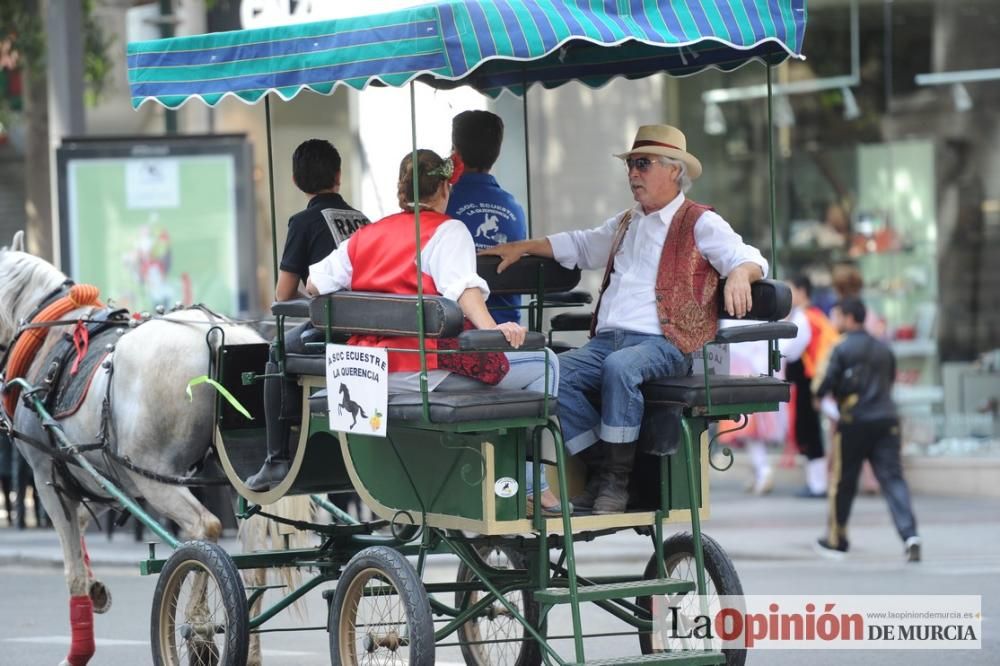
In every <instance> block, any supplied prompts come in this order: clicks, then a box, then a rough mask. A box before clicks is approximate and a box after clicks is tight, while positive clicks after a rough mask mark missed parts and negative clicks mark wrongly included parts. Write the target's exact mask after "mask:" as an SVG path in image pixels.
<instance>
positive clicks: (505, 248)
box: [479, 238, 552, 274]
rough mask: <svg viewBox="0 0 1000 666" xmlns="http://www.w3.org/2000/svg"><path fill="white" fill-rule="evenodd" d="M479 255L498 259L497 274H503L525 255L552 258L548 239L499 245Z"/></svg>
mask: <svg viewBox="0 0 1000 666" xmlns="http://www.w3.org/2000/svg"><path fill="white" fill-rule="evenodd" d="M479 254H485V255H492V256H495V257H500V264H499V265H498V266H497V273H498V274H499V273H503V272H504V271H505V270H507V267H508V266H510V265H511V264H513V263H516V262H517V261H518V260H519V259H520V258H521V257H523V256H524V255H526V254H531V255H534V256H536V257H549V258H550V259H551V258H552V243H550V242H549V239H548V238H529V239H528V240H523V241H515V242H513V243H501V244H500V245H497V246H496V247H491V248H487V249H485V250H480V251H479Z"/></svg>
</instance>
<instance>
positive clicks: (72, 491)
mask: <svg viewBox="0 0 1000 666" xmlns="http://www.w3.org/2000/svg"><path fill="white" fill-rule="evenodd" d="M81 286H83V287H86V285H81ZM74 288H77V285H75V283H74V282H73V281H72V280H66V281H65V282H64V283H62V284H61V285H60V286H59V288H58V289H56V290H54V291H53V292H51V293H50V294H49V295H47V296H46V297H45V299H43V300H42V302H41V303H40V304H39V305H38V307H36V308H35V310H34V311H33V312H32V313H31V315H30V316H29V317H27V318H25V320H23V321H22V323H21V326H20V327H19V328H18V331H17V334H16V335H15V336H14V339H13V340H12V342H11V344H10V345H9V347H7V348H6V349H4V350H3V357H2V360H0V368H2V369H3V373H4V381H5V382H6V381H9V380H10V379H13V378H14V377H18V376H23V375H24V373H25V372H26V371H27V369H28V367H29V366H30V365H31V364H32V362H33V361H34V355H35V352H37V350H38V348H39V347H40V346H41V341H42V340H44V338H45V336H46V335H47V333H48V331H47V330H46V329H49V328H52V327H54V326H65V325H74V329H73V331H72V332H71V333H70V332H66V333H63V335H62V337H61V338H60V339H59V341H58V342H56V344H54V345H53V347H52V349H51V350H50V351H49V353H48V355H47V356H46V357H45V361H44V363H42V364H41V366H40V369H39V370H38V371H37V372H36V373H35V375H34V376H33V377H32V378H31V380H32V381H31V383H32V385H34V386H36V387H37V388H36V390H35V391H33V394H35V395H36V396H40V399H41V402H42V405H43V407H45V410H46V411H48V412H49V413H50V414H51V415H52V418H51V422H43V423H42V425H43V427H46V430H47V431H49V428H48V427H47V426H55V425H57V422H58V421H59V420H60V419H63V418H67V417H69V416H72V415H73V414H75V413H76V412H77V410H79V408H80V405H81V404H82V403H83V400H84V399H85V398H86V396H87V393H88V390H89V388H90V385H91V383H92V382H93V379H94V377H95V375H96V374H97V370H98V369H99V368H101V367H104V368H105V369H106V370H108V372H109V373H110V372H112V371H113V365H112V362H111V360H110V359H108V358H107V357H108V356H109V355H110V354H111V353H112V352H113V351H114V346H115V343H116V342H117V341H118V340H119V339H120V338H121V337H122V336H124V335H125V334H127V333H128V332H129V331H131V330H132V329H134V328H135V327H137V326H139V325H141V324H142V323H145V321H149V318H145V317H140V318H136V317H131V316H130V315H129V312H128V310H125V309H113V308H108V307H103V306H101V307H100V309H99V310H96V311H93V312H91V313H90V315H89V317H86V318H84V317H81V318H78V319H73V320H60V319H55V320H50V319H45V320H42V321H35V320H36V319H38V318H39V315H40V314H42V313H44V312H49V313H50V314H52V313H53V311H54V312H56V313H58V314H59V315H60V316H61V314H63V312H60V310H63V309H64V308H61V307H59V304H60V301H61V299H62V300H66V299H70V297H69V295H68V294H69V293H70V292H71V290H73V289H74ZM77 291H79V289H78V288H77ZM70 300H71V303H70V304H71V305H72V306H74V307H73V308H72V309H76V307H75V306H76V305H78V299H70ZM86 300H89V301H91V302H92V303H93V304H94V305H101V304H100V302H99V301H96V290H94V292H92V296H91V297H90V298H89V299H86ZM87 304H90V303H87ZM65 307H69V306H65ZM191 307H193V308H196V309H199V310H202V311H204V312H206V313H207V314H208V315H210V319H221V317H219V315H217V314H216V313H214V312H212V311H211V310H209V309H208V308H207V307H205V306H203V305H201V304H198V305H195V306H191ZM175 309H177V308H175ZM164 321H172V320H170V319H164ZM178 323H184V322H178ZM38 329H43V330H44V332H43V333H41V335H38V334H36V338H38V340H33V341H29V345H30V346H31V347H33V348H34V349H30V350H29V353H28V354H27V355H25V354H24V353H21V354H20V355H18V354H17V352H18V351H19V349H18V347H19V344H20V345H21V346H22V347H24V346H26V345H25V343H24V342H23V341H22V339H23V336H24V335H25V334H26V333H29V332H32V331H36V330H38ZM21 351H22V352H23V350H21ZM12 358H13V359H16V360H17V361H18V363H17V367H15V368H11V367H9V364H10V362H11V360H12ZM11 371H13V373H11ZM14 388H17V387H5V389H4V392H5V393H7V395H5V396H4V398H5V400H4V404H3V408H2V409H0V416H2V419H0V428H2V429H3V430H4V431H6V432H8V433H9V434H10V435H11V436H12V437H13V438H15V439H18V440H20V441H23V442H25V443H26V444H28V445H30V446H32V447H33V448H35V449H38V450H40V451H42V452H43V453H45V454H46V455H48V456H49V457H50V458H51V459H52V461H53V478H52V481H51V485H52V486H53V488H54V489H55V490H56V491H57V492H58V493H59V494H60V495H66V496H67V497H69V498H70V499H72V500H74V501H77V502H83V503H84V504H85V505H86V502H87V501H91V502H99V503H113V502H114V500H113V499H110V498H107V497H103V496H101V495H97V494H95V493H93V492H91V491H89V490H88V489H86V488H85V487H84V486H83V485H82V484H81V483H80V482H79V481H77V479H76V477H75V476H74V475H73V474H71V473H70V471H69V465H74V466H79V463H78V462H77V461H76V459H75V458H74V457H73V454H74V453H83V452H87V451H95V450H100V451H102V453H103V454H104V456H105V457H106V458H108V459H109V460H110V461H113V462H115V463H117V464H118V465H120V466H122V467H124V468H125V469H128V470H130V471H132V472H135V473H136V474H139V475H140V476H143V477H146V478H148V479H151V480H154V481H158V482H160V483H165V484H170V485H182V486H207V485H225V484H226V483H227V481H226V480H225V479H223V478H199V477H196V476H178V475H169V474H160V473H158V472H154V471H152V470H148V469H145V468H143V467H141V466H139V465H137V464H135V463H134V462H132V460H131V459H130V458H128V456H122V455H120V454H119V453H118V452H117V451H114V450H113V447H111V446H109V443H110V440H111V436H110V434H111V433H110V426H111V413H112V411H111V382H110V381H109V382H108V385H107V388H106V390H105V396H104V402H103V405H102V409H101V429H100V432H99V433H98V441H97V442H93V443H87V444H79V445H75V446H74V447H73V451H72V452H71V451H67V450H65V449H64V448H62V447H60V446H59V445H58V444H56V442H55V441H54V437H53V435H52V434H51V432H50V431H49V436H48V441H42V440H40V439H37V438H35V437H31V436H30V435H27V434H25V433H22V432H18V431H16V430H15V429H14V424H13V416H14V414H13V412H14V407H15V406H16V404H17V403H16V395H15V396H14V397H13V400H12V399H11V396H10V392H11V391H12V389H14ZM25 397H26V398H27V397H28V396H25ZM109 467H110V466H109ZM57 473H58V476H59V477H61V480H62V483H61V484H60V483H58V482H57V480H56V478H55V477H56V475H57Z"/></svg>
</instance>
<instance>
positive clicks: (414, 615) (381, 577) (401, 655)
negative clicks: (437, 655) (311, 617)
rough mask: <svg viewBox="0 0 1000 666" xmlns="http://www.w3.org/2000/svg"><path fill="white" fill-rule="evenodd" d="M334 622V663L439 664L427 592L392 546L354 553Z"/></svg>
mask: <svg viewBox="0 0 1000 666" xmlns="http://www.w3.org/2000/svg"><path fill="white" fill-rule="evenodd" d="M328 628H329V631H330V659H331V661H332V663H334V664H339V665H340V666H361V665H362V664H409V665H411V666H432V665H433V664H434V622H433V620H432V619H431V605H430V601H429V600H428V597H427V592H426V591H425V590H424V586H423V583H422V582H421V581H420V577H419V576H418V575H417V572H416V570H415V569H414V568H413V565H412V564H410V562H409V561H408V560H407V559H406V558H405V557H403V556H402V555H401V554H400V553H399V551H397V550H394V549H392V548H388V547H386V546H372V547H371V548H365V549H364V550H362V551H361V552H359V553H358V554H357V555H355V556H354V557H352V558H351V561H350V562H348V563H347V566H346V567H344V571H343V573H341V575H340V579H339V580H338V581H337V588H336V590H335V592H334V595H333V603H331V604H330V620H329V626H328Z"/></svg>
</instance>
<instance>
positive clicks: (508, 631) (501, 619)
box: [462, 548, 525, 666]
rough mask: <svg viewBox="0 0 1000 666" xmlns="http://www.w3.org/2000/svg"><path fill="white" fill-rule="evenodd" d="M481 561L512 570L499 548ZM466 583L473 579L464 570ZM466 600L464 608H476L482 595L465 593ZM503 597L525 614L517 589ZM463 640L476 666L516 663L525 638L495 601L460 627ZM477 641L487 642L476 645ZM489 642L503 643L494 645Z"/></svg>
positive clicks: (517, 623) (476, 591) (508, 560)
mask: <svg viewBox="0 0 1000 666" xmlns="http://www.w3.org/2000/svg"><path fill="white" fill-rule="evenodd" d="M483 560H484V561H485V562H486V563H487V564H489V565H490V566H492V567H494V568H496V569H513V568H514V566H513V565H512V564H511V561H510V558H509V557H508V556H507V554H506V553H504V552H503V551H502V550H500V549H499V548H495V549H493V550H492V551H490V553H489V554H488V555H486V556H484V557H483ZM466 572H467V575H466V576H465V580H472V579H473V575H472V572H471V571H469V570H466ZM466 594H467V597H466V599H467V601H466V603H465V604H464V607H466V608H468V607H469V606H473V605H475V604H476V603H477V602H478V601H479V600H480V599H482V595H483V594H484V593H483V592H481V591H479V590H471V591H469V592H467V593H466ZM504 598H505V599H507V600H508V601H509V602H511V604H513V605H514V607H515V608H517V610H518V612H520V613H521V614H522V615H523V614H524V595H523V593H522V592H521V591H520V590H514V591H512V592H508V593H506V594H504ZM462 632H463V634H464V639H465V641H467V642H468V643H470V644H469V645H468V648H469V651H470V652H471V654H472V655H473V656H474V658H475V659H476V662H475V663H477V664H481V665H482V666H501V665H507V664H510V665H513V664H516V663H517V660H518V658H519V657H520V655H521V648H522V646H523V643H522V642H521V641H522V640H523V638H524V633H525V631H524V627H523V626H522V625H521V623H520V622H518V621H517V620H516V619H514V616H513V615H511V614H510V611H508V610H507V608H506V607H505V606H504V605H503V604H501V603H500V602H499V601H494V602H493V605H492V606H490V607H489V608H488V609H487V610H486V611H485V613H484V614H483V615H480V616H479V617H478V618H477V619H475V620H470V621H468V622H466V623H465V624H464V625H463V626H462ZM478 641H486V642H482V643H479V642H478ZM491 641H503V642H499V643H494V642H491Z"/></svg>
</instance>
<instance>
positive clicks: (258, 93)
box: [131, 36, 805, 110]
mask: <svg viewBox="0 0 1000 666" xmlns="http://www.w3.org/2000/svg"><path fill="white" fill-rule="evenodd" d="M570 41H582V42H588V43H590V44H593V45H595V46H600V47H604V48H613V47H615V46H620V45H622V44H625V43H628V42H637V43H641V44H644V45H647V46H653V47H657V48H664V45H663V44H660V43H656V42H652V41H647V40H639V39H635V38H634V37H629V38H627V39H624V40H620V41H618V42H614V43H606V42H599V41H597V40H592V39H588V38H585V37H580V36H575V37H572V38H567V39H566V40H563V41H562V42H560V43H559V44H557V45H556V46H555V47H553V48H551V49H549V50H548V51H546V52H545V53H544V54H542V55H540V56H536V57H533V58H513V57H510V56H491V57H488V58H484V59H483V60H482V61H481V62H480V63H479V64H478V65H477V66H476V67H475V68H473V69H471V70H470V71H468V72H466V73H465V74H464V75H462V76H457V77H447V76H442V75H441V74H438V73H435V72H433V71H431V70H421V71H416V72H413V73H411V74H410V75H409V76H407V77H406V79H405V80H403V81H402V82H401V83H398V84H397V83H388V82H386V81H384V80H383V79H382V77H379V76H372V77H368V78H366V79H365V80H364V82H363V83H362V84H361V85H354V84H352V83H349V82H347V81H330V82H326V83H323V84H301V85H298V86H294V87H293V86H289V87H285V88H266V89H257V90H252V91H243V92H234V91H227V92H223V93H212V94H209V95H202V94H192V95H163V96H144V97H133V98H132V100H131V102H132V108H133V109H136V110H137V109H140V108H141V107H142V106H143V105H144V104H146V102H154V103H157V104H160V105H161V106H163V107H164V108H166V109H170V110H176V109H179V108H182V107H183V106H184V105H185V104H187V103H188V102H189V101H191V100H199V101H201V102H202V103H204V104H205V105H206V106H208V107H210V108H214V107H216V106H218V105H219V104H220V103H222V101H223V100H225V99H226V98H228V97H233V98H235V99H237V100H239V101H241V102H243V103H244V104H247V105H250V106H253V105H256V104H257V103H259V102H260V101H261V100H262V99H264V98H265V97H266V96H267V95H269V94H271V93H274V94H275V95H277V96H278V97H279V98H280V99H281V100H283V101H286V102H287V101H290V100H292V99H294V98H295V97H296V96H298V95H299V94H300V93H302V92H303V91H306V90H308V91H309V92H312V93H315V94H318V95H323V96H330V95H333V94H334V93H335V92H336V91H337V89H338V88H340V87H348V88H353V89H354V90H359V91H360V90H364V89H366V88H368V87H369V86H372V85H382V86H387V87H397V88H402V87H405V86H407V85H409V84H410V83H411V82H412V81H414V80H418V81H423V82H425V83H429V84H431V85H433V83H434V82H442V83H453V84H457V85H461V84H460V82H461V81H463V80H466V79H471V78H474V76H475V74H476V72H477V71H479V70H480V69H481V68H482V67H483V66H485V65H486V64H488V63H490V62H493V61H506V62H535V61H539V60H543V59H544V58H547V57H548V56H550V55H552V54H553V53H555V52H557V51H559V50H560V49H561V48H563V47H564V46H565V45H566V43H567V42H570ZM708 41H713V42H718V43H719V44H722V45H724V46H726V47H728V48H730V49H732V50H733V51H737V52H738V51H752V50H754V49H756V48H759V47H760V46H762V45H764V44H767V43H774V44H777V45H779V46H780V47H781V48H782V49H783V50H784V56H783V57H781V58H779V59H778V60H777V61H776V62H772V63H768V62H767V60H765V58H764V57H763V56H753V57H750V58H747V59H745V60H743V61H741V62H739V63H738V64H736V65H735V66H733V67H729V68H726V67H723V66H720V65H718V64H714V63H710V64H707V65H705V66H704V67H701V68H698V69H694V70H692V71H690V72H687V73H685V74H680V75H676V74H669V72H659V73H667V74H669V75H670V76H674V77H675V78H685V77H687V76H692V75H695V74H699V73H701V72H703V71H705V70H707V69H715V70H718V71H724V72H732V71H735V70H737V69H740V68H742V67H743V66H744V65H746V64H748V63H751V62H760V63H764V64H771V65H774V64H779V63H780V62H784V61H785V60H787V59H788V58H795V59H798V60H805V56H803V55H801V54H799V53H796V52H794V51H793V50H792V49H790V48H789V47H788V45H787V44H785V43H784V42H783V41H781V40H780V39H778V38H776V37H767V38H765V39H761V40H759V41H757V42H754V43H753V44H749V45H746V46H741V45H737V44H734V43H732V42H729V41H726V40H723V39H719V38H715V37H702V38H700V39H697V40H691V41H688V42H683V43H676V44H670V45H669V47H666V48H664V50H667V49H668V48H669V49H670V50H677V49H683V48H685V47H690V46H693V45H695V44H699V43H704V42H708ZM775 53H778V51H775ZM653 74H655V73H649V74H642V75H639V76H636V77H633V78H644V77H646V76H652V75H653ZM621 78H629V76H628V75H627V74H619V75H616V76H611V77H607V78H606V79H604V80H602V81H600V82H599V83H595V84H591V83H588V82H586V81H583V80H581V79H579V78H575V79H573V80H575V81H578V82H580V83H583V84H584V85H586V86H587V87H589V88H591V89H594V90H599V89H601V88H603V87H604V86H606V85H607V84H609V83H611V82H612V81H614V80H617V79H621ZM568 82H569V81H559V82H556V83H555V84H554V85H546V81H542V80H532V81H530V82H529V83H528V85H527V87H528V88H530V87H532V86H534V85H537V84H541V85H542V86H543V87H546V88H552V87H559V86H561V85H564V84H565V83H568ZM327 85H329V90H323V89H322V88H325V87H326V86H327ZM317 86H321V87H317ZM289 88H291V91H290V92H283V91H288V89H289ZM504 91H507V92H509V93H511V94H513V95H516V96H520V94H519V93H518V92H516V91H515V90H512V89H511V88H510V87H504V88H493V89H490V90H487V91H483V93H484V94H487V95H489V96H491V97H499V95H500V94H501V93H502V92H504ZM175 99H176V101H173V100H175ZM212 100H214V101H212Z"/></svg>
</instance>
